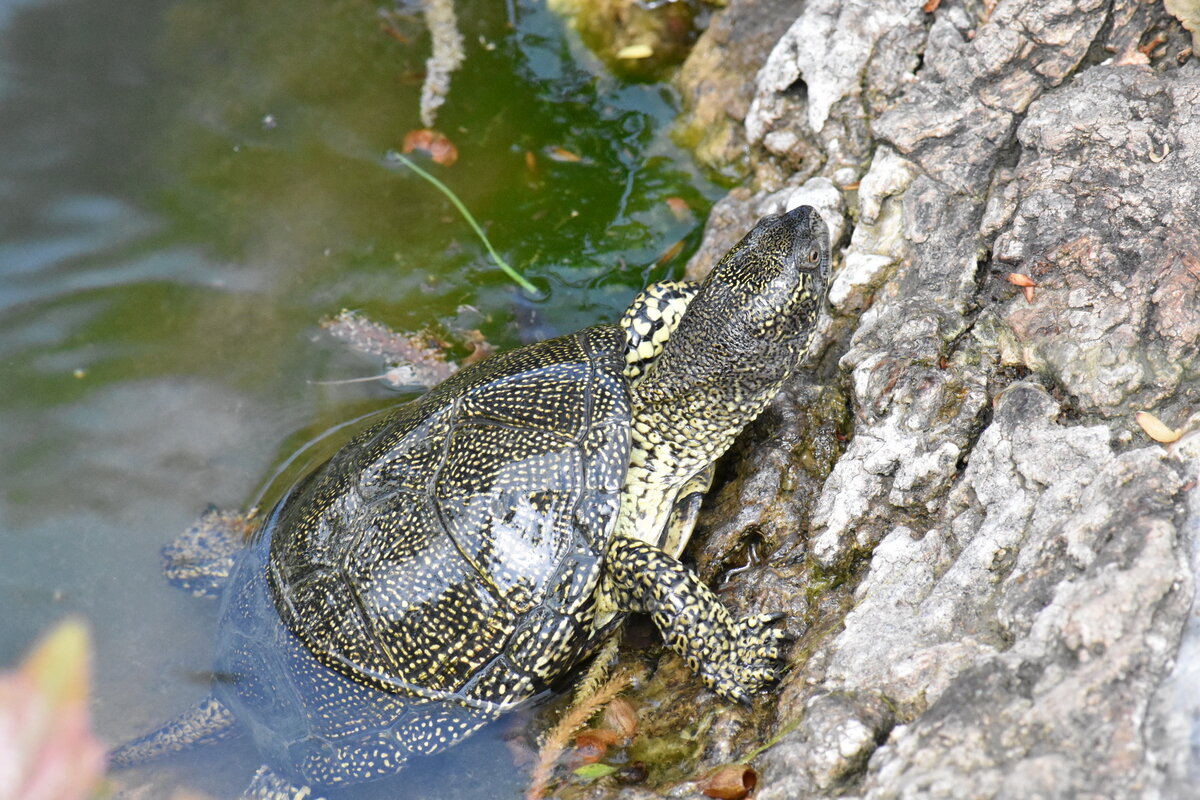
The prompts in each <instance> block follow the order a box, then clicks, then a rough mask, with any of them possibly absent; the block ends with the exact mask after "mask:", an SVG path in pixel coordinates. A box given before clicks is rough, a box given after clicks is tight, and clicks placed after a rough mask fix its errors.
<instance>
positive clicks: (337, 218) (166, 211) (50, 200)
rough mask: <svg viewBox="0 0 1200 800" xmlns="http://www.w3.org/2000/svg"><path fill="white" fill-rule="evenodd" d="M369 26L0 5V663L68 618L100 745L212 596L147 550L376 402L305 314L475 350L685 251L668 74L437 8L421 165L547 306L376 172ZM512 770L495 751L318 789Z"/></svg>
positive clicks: (414, 193)
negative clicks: (446, 53)
mask: <svg viewBox="0 0 1200 800" xmlns="http://www.w3.org/2000/svg"><path fill="white" fill-rule="evenodd" d="M379 11H380V7H379V6H377V5H373V4H371V3H365V2H328V1H325V2H313V1H311V0H293V2H290V3H286V4H284V3H271V2H265V3H244V2H239V3H234V2H227V1H225V2H221V1H217V2H167V1H166V0H63V1H62V2H49V1H47V0H35V1H33V2H11V1H10V2H4V1H3V0H0V607H3V608H4V609H5V613H4V614H3V615H0V664H8V663H11V662H12V661H14V660H15V659H16V658H17V657H18V655H19V654H20V653H21V652H22V651H23V650H24V649H25V648H26V647H27V646H28V644H29V643H30V642H31V641H32V640H33V638H34V637H35V636H36V635H37V633H38V632H40V631H42V630H44V629H45V628H46V627H47V626H49V625H50V624H51V623H53V621H55V620H57V619H59V618H61V617H63V616H65V615H68V614H76V615H80V616H82V617H84V618H86V619H87V620H88V622H89V623H90V624H91V627H92V630H93V632H94V634H95V641H96V657H95V687H94V690H95V703H94V715H95V724H96V727H97V728H98V730H99V732H100V734H101V736H102V737H103V738H104V739H105V740H107V741H109V742H115V741H118V740H120V739H123V738H125V737H127V736H129V735H132V734H134V733H136V732H139V731H141V730H143V729H144V728H146V727H148V726H152V725H153V724H154V723H156V722H158V721H160V720H161V719H163V718H165V717H166V716H168V715H170V714H172V713H174V712H176V711H178V710H180V709H182V708H183V707H185V706H186V705H187V704H188V703H189V702H191V701H192V700H194V699H196V698H197V697H199V696H200V695H201V694H203V692H204V691H205V679H204V671H205V670H206V669H207V668H208V666H209V663H210V658H211V655H212V635H213V631H212V625H213V616H214V607H213V604H211V603H206V602H204V601H202V600H198V599H195V598H191V597H187V596H184V595H182V594H181V593H179V592H176V591H174V590H172V589H170V588H169V587H168V586H167V585H166V584H165V583H164V582H163V580H162V579H161V576H160V563H159V550H160V548H161V547H162V545H164V544H165V543H167V542H168V541H169V540H170V539H171V538H173V537H174V536H175V535H176V534H177V533H178V532H179V531H180V530H182V529H183V528H184V527H185V526H186V525H187V524H188V523H189V522H190V521H191V520H193V519H194V518H195V517H196V515H197V514H198V513H199V512H200V511H202V510H203V508H204V507H205V506H206V504H208V503H215V504H217V505H219V506H223V507H239V506H242V505H244V504H245V503H247V502H249V501H250V500H251V499H252V498H254V497H255V496H256V495H257V493H258V491H259V489H260V487H261V486H262V484H263V482H264V481H265V480H266V479H267V477H268V476H269V475H270V474H271V473H272V472H273V470H274V469H275V468H276V467H277V466H278V465H279V464H280V463H281V462H282V461H283V460H284V459H285V458H286V457H287V456H288V454H289V453H290V452H291V450H293V449H294V448H295V447H297V446H298V445H300V444H301V443H303V442H304V441H306V440H308V439H310V438H312V437H313V436H314V435H316V434H317V433H318V432H319V431H322V430H324V429H326V428H328V427H330V426H333V425H335V424H337V423H338V422H341V421H343V420H345V419H347V418H350V417H353V416H356V415H357V414H360V413H362V412H364V411H366V410H369V409H371V408H375V407H379V406H382V405H386V404H388V403H391V402H396V401H397V400H398V399H401V398H402V396H401V395H398V394H396V393H395V392H392V391H390V390H388V389H386V388H384V387H383V386H381V385H380V384H378V383H370V382H368V383H328V382H329V381H338V380H343V379H348V378H356V377H362V376H369V375H373V374H376V373H378V372H380V371H381V365H380V363H379V362H378V361H377V360H375V359H372V358H369V357H367V356H363V355H358V354H355V353H352V352H350V351H348V350H347V349H346V348H345V347H344V346H342V345H340V344H338V343H336V342H332V341H330V340H329V339H328V338H327V337H326V336H325V335H324V334H322V332H321V330H320V328H319V326H318V322H319V320H320V319H321V318H322V317H325V316H329V315H332V314H336V313H337V312H338V311H339V310H341V309H342V308H355V309H360V310H362V311H363V312H365V313H366V314H368V315H369V316H371V317H373V318H375V319H378V320H380V321H384V322H386V323H388V324H389V325H392V326H393V327H395V328H398V329H410V330H416V329H420V328H424V327H429V326H432V327H434V328H435V329H437V330H439V331H443V332H452V331H453V329H455V328H462V329H479V330H481V331H482V332H483V334H484V335H485V336H486V338H487V339H488V340H489V341H490V342H492V343H494V344H496V345H498V346H500V347H502V348H503V347H511V346H515V345H517V344H519V343H521V342H522V341H527V340H532V339H537V338H543V337H545V336H548V335H553V334H556V333H560V332H565V331H568V330H573V329H575V328H578V327H581V326H582V325H584V324H587V323H590V322H592V321H595V320H612V319H614V318H615V317H616V316H618V315H619V313H620V311H621V309H623V307H624V305H625V303H627V302H628V300H629V298H630V297H631V296H632V294H633V293H634V291H635V290H636V289H637V288H639V287H640V286H642V285H643V284H645V283H646V282H648V281H649V280H653V279H658V278H661V277H664V276H667V275H671V274H677V273H678V272H679V271H680V270H681V269H682V265H683V258H685V257H686V255H687V251H688V248H685V249H684V251H683V252H682V254H681V255H679V256H677V257H676V258H675V259H674V260H670V261H667V262H665V263H662V264H659V263H657V262H658V259H659V257H660V256H661V255H662V254H663V253H664V252H666V251H668V250H669V249H670V248H671V247H672V246H673V245H675V244H676V243H677V242H679V241H681V240H687V241H688V242H689V243H694V242H695V241H696V239H697V238H698V235H699V228H700V224H701V221H702V220H703V217H704V215H705V214H706V212H707V207H708V203H709V202H710V201H711V200H712V199H713V198H714V197H715V196H716V195H717V194H718V190H717V189H716V188H715V187H714V186H713V185H711V184H709V183H707V182H706V181H705V180H704V179H703V177H701V176H700V175H699V174H698V173H697V171H696V170H695V168H694V167H693V166H692V164H691V162H690V160H689V159H688V157H687V156H686V154H683V153H681V152H680V151H679V150H677V149H676V148H675V147H674V146H673V145H672V144H671V142H670V140H669V137H668V125H669V120H670V118H671V116H672V114H673V113H674V111H673V108H674V102H673V98H672V95H671V93H670V91H669V90H668V89H666V88H664V87H663V86H661V85H633V84H625V83H621V82H619V81H617V80H615V79H613V78H611V77H609V76H608V75H607V74H606V73H605V72H604V69H603V67H602V66H600V65H599V63H598V62H597V61H595V60H594V59H593V58H591V56H590V55H589V54H588V53H587V52H586V50H584V49H583V48H582V47H581V46H580V45H579V44H578V43H577V42H576V41H574V40H573V39H572V37H571V36H570V35H568V34H567V33H565V32H564V28H563V25H562V24H561V22H560V21H559V20H558V19H556V18H555V17H553V16H552V15H550V14H549V13H548V12H546V11H545V10H544V9H542V8H541V7H540V6H539V5H537V4H534V3H529V2H511V3H509V4H508V5H504V4H499V3H486V2H470V3H467V2H460V3H459V5H458V12H459V16H460V27H461V29H462V33H463V35H464V38H465V41H466V51H467V60H466V62H465V64H464V65H463V67H462V68H461V70H460V71H459V72H458V73H456V74H455V76H454V78H453V85H452V89H451V92H450V97H449V101H448V102H447V104H446V105H445V106H444V107H443V108H442V111H441V113H440V115H439V118H438V128H439V129H441V130H443V131H445V132H446V133H447V134H448V135H449V136H450V137H451V138H452V139H453V140H454V142H455V143H456V144H457V146H458V148H459V151H460V158H459V161H458V163H457V164H455V165H454V166H452V167H437V166H431V167H430V169H432V170H434V171H435V172H436V173H437V174H438V176H439V177H440V178H441V179H442V180H444V181H445V182H446V183H447V184H448V185H449V186H451V187H452V188H453V189H454V190H455V191H456V192H457V193H458V194H459V195H460V196H461V197H462V199H463V201H464V202H465V203H466V204H467V205H468V206H469V207H470V208H471V209H472V211H473V212H474V213H475V215H476V217H477V218H478V219H479V220H480V221H481V223H482V224H483V225H484V227H485V228H486V229H487V231H488V232H489V234H490V236H491V238H492V241H493V243H494V244H495V246H496V248H497V249H498V250H499V251H500V252H501V253H502V254H503V255H504V256H505V258H506V259H507V260H509V261H510V262H511V263H512V264H513V265H514V266H516V267H517V268H518V269H520V270H521V271H522V272H523V273H524V274H525V275H526V276H528V277H529V278H531V279H532V280H533V281H534V282H535V283H537V284H538V285H539V286H541V287H543V288H544V289H545V296H544V297H543V298H541V299H539V300H537V301H533V300H530V299H528V298H525V297H523V296H522V294H521V293H520V292H519V291H518V290H517V289H516V288H515V287H514V286H513V284H512V283H511V282H510V281H509V280H508V279H506V278H505V277H504V276H503V275H502V274H501V273H500V272H499V271H498V270H497V269H496V268H495V267H494V265H493V264H492V263H491V262H490V260H489V259H488V258H487V255H486V252H485V251H484V249H483V247H482V245H481V244H480V243H479V242H478V240H477V239H475V237H474V235H473V234H472V233H471V232H470V229H469V228H468V227H467V225H466V223H465V222H463V221H462V219H461V218H460V217H459V216H458V215H457V213H456V212H455V211H454V210H453V207H452V206H451V205H450V203H449V202H448V201H447V200H446V199H445V198H444V197H442V196H441V195H440V194H438V193H437V192H436V190H434V189H433V188H432V187H431V186H429V185H428V184H426V183H424V182H422V181H420V180H419V179H417V178H416V177H415V176H413V175H411V174H408V173H406V172H404V171H401V170H398V169H397V168H395V167H392V166H389V165H388V164H387V163H386V161H385V159H384V154H385V152H386V151H387V150H388V149H390V148H398V147H399V146H400V144H401V142H402V140H403V137H404V134H405V133H406V132H407V131H409V130H411V129H413V128H418V127H420V123H419V121H418V114H417V101H418V97H419V92H420V73H421V71H422V70H423V64H424V59H425V58H426V56H427V54H428V42H427V41H426V40H425V37H424V34H423V30H422V27H421V25H420V24H419V19H415V18H412V19H406V18H404V17H403V16H401V17H395V18H390V24H392V25H393V27H395V28H396V30H397V31H398V32H400V33H401V34H403V35H404V36H405V37H407V39H408V40H407V41H400V40H398V39H397V38H395V37H393V36H391V35H388V34H387V33H386V32H384V31H383V30H382V29H381V18H380V16H379ZM561 151H568V152H570V153H573V154H575V155H577V156H579V160H578V161H565V160H556V158H555V156H556V154H559V153H561ZM527 153H532V154H533V155H532V156H527ZM560 157H561V156H560ZM530 159H532V163H533V166H534V168H533V169H532V170H531V168H530ZM668 197H680V198H683V199H684V200H685V201H686V202H687V204H688V205H689V206H690V208H691V209H692V213H691V214H690V215H684V218H683V219H678V218H677V217H676V216H675V214H674V213H673V212H672V210H671V209H670V208H669V207H668V205H667V202H666V200H667V198H668ZM458 352H459V353H460V354H461V353H462V352H465V349H461V348H460V349H459V350H458ZM503 728H504V725H503V724H502V725H501V729H502V730H503ZM256 765H257V763H256V758H255V756H254V754H253V753H251V752H246V748H245V747H244V746H238V745H228V746H222V747H217V748H212V749H209V750H204V751H198V752H197V753H195V754H192V755H191V756H189V757H187V758H183V759H178V760H175V761H172V762H169V763H166V764H164V765H162V766H161V767H155V768H154V769H150V770H145V771H137V772H131V773H125V774H120V775H118V776H116V777H115V780H116V781H117V785H118V786H119V787H120V786H130V787H142V789H141V791H142V792H143V794H142V795H140V796H159V795H160V794H165V793H168V787H174V786H190V787H193V788H196V789H198V790H200V791H203V792H207V793H208V794H210V795H212V796H214V797H224V796H229V795H233V794H236V793H237V791H238V790H239V788H240V787H241V786H242V785H244V783H245V781H246V780H247V778H248V776H249V775H250V773H251V772H253V769H254V768H255V766H256ZM520 782H521V777H520V775H519V773H518V771H517V770H516V769H515V768H513V767H512V764H511V759H509V757H508V754H507V750H506V749H505V748H504V746H503V745H502V744H500V743H499V742H498V741H497V739H496V737H495V736H494V735H493V736H492V737H491V738H490V739H489V738H488V737H486V736H483V737H479V740H478V741H472V742H470V743H468V744H467V745H466V746H464V748H461V755H455V751H451V753H450V754H449V755H448V756H447V758H445V759H442V760H439V761H435V762H434V763H433V764H432V766H429V767H428V768H426V769H424V770H423V771H421V770H416V771H413V772H412V773H408V774H406V776H405V777H404V778H403V779H402V783H401V784H400V786H401V787H402V788H401V789H397V785H396V784H393V785H392V786H391V787H386V786H384V787H374V788H368V789H365V790H363V791H361V792H351V793H349V794H348V795H347V796H358V795H360V794H361V795H362V796H391V797H396V796H401V797H404V796H428V797H446V796H455V793H458V794H457V796H463V797H469V796H479V797H503V796H511V797H516V796H518V794H519V789H518V787H519V786H520ZM147 786H149V787H151V788H146V787H147ZM498 787H507V788H503V790H501V789H499V788H498Z"/></svg>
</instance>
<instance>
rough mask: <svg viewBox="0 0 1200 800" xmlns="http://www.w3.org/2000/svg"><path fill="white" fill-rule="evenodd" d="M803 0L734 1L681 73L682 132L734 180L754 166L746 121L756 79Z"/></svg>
mask: <svg viewBox="0 0 1200 800" xmlns="http://www.w3.org/2000/svg"><path fill="white" fill-rule="evenodd" d="M800 5H801V4H800V3H799V2H798V0H729V2H728V4H727V6H726V8H725V9H723V10H722V11H721V12H720V13H718V14H716V15H715V16H714V17H713V19H712V22H711V23H710V24H709V26H708V28H707V29H706V30H705V31H704V33H703V34H702V35H701V36H700V38H699V40H698V41H697V42H696V44H695V46H694V47H693V48H692V52H691V53H690V54H689V55H688V58H687V60H686V61H685V62H684V63H683V66H682V67H681V68H680V70H679V73H678V74H677V75H676V77H675V85H676V86H677V87H678V88H679V90H680V93H681V94H682V97H683V104H684V109H683V113H681V114H680V117H679V122H678V123H677V125H676V137H677V138H679V139H681V140H682V141H684V142H687V143H688V145H689V146H690V147H691V148H692V151H693V152H694V153H695V155H696V158H697V159H698V160H699V161H700V163H702V164H704V165H705V166H706V167H708V168H709V169H712V170H716V171H717V172H719V173H721V174H722V175H724V176H725V177H727V178H729V179H731V180H737V179H740V178H742V177H743V176H744V175H745V174H746V173H747V172H748V171H749V165H748V163H747V158H746V135H745V128H744V125H743V123H744V121H745V119H746V112H747V111H749V109H750V100H751V99H752V98H753V97H754V80H755V75H756V74H757V73H758V70H759V68H760V67H762V65H763V62H764V61H766V59H767V55H768V54H769V53H770V52H771V48H772V47H773V46H774V44H775V41H776V40H777V39H778V38H779V31H780V30H781V29H783V28H786V27H787V25H788V24H790V23H791V21H792V20H793V19H794V18H795V16H796V11H797V9H798V8H799V7H800Z"/></svg>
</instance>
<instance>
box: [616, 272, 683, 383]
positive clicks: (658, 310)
mask: <svg viewBox="0 0 1200 800" xmlns="http://www.w3.org/2000/svg"><path fill="white" fill-rule="evenodd" d="M699 289H700V284H698V283H696V282H695V281H659V282H658V283H652V284H650V285H649V286H647V287H646V288H645V289H643V290H642V291H641V292H640V293H639V294H638V296H637V297H635V298H633V302H632V303H630V304H629V308H628V309H626V311H625V313H624V314H622V315H621V329H622V330H623V331H625V377H626V378H628V379H629V380H630V381H633V382H634V383H636V382H637V381H638V380H639V379H640V378H641V377H642V376H643V375H645V374H646V371H647V370H649V369H650V367H651V365H652V364H654V362H655V361H656V360H657V359H658V356H659V354H660V353H662V351H663V346H664V345H665V344H666V343H667V339H669V338H670V337H671V334H672V333H674V331H675V328H676V327H678V325H679V320H680V319H681V318H682V317H683V312H684V311H685V310H687V306H688V303H690V302H691V301H692V298H693V297H695V296H696V292H697V291H698V290H699Z"/></svg>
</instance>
